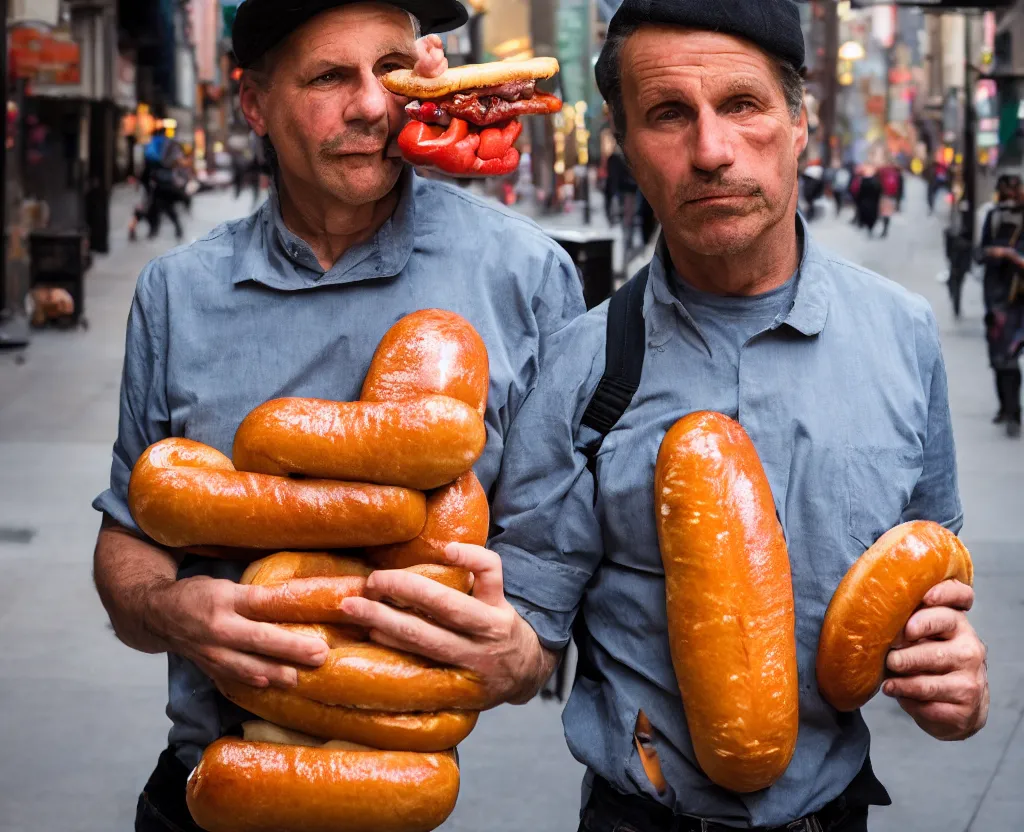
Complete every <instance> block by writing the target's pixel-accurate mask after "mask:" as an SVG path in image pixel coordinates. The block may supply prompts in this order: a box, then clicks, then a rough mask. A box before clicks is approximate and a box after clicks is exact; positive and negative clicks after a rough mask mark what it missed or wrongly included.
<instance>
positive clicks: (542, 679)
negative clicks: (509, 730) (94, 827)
mask: <svg viewBox="0 0 1024 832" xmlns="http://www.w3.org/2000/svg"><path fill="white" fill-rule="evenodd" d="M517 626H518V627H519V628H520V630H521V633H520V638H521V641H522V644H523V655H524V656H526V661H525V662H524V666H523V670H522V673H521V674H520V682H521V684H520V687H519V689H518V690H517V691H516V693H515V695H514V696H512V697H510V698H509V700H508V701H509V703H510V704H512V705H525V704H526V703H527V702H529V701H530V700H531V699H533V697H535V696H536V695H537V694H538V693H540V690H541V688H543V687H544V685H545V683H546V682H547V681H548V679H550V678H551V674H552V673H554V672H555V668H556V667H557V666H558V660H559V658H560V657H561V655H562V654H561V653H556V652H554V651H553V650H548V649H547V648H546V647H544V646H543V645H542V644H541V643H540V639H538V638H537V634H536V633H535V632H534V630H533V628H532V627H531V626H530V625H529V624H527V623H526V621H525V619H523V618H522V617H518V621H517Z"/></svg>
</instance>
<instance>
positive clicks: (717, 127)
mask: <svg viewBox="0 0 1024 832" xmlns="http://www.w3.org/2000/svg"><path fill="white" fill-rule="evenodd" d="M691 135H692V137H693V148H692V156H691V159H692V162H693V166H694V167H695V168H698V169H699V170H703V171H707V172H708V173H714V172H715V171H716V170H718V169H719V168H723V167H728V166H729V165H731V164H732V163H733V162H734V161H735V160H736V159H735V152H734V150H733V136H732V131H731V129H730V125H729V123H728V122H727V120H726V119H723V118H722V117H721V116H720V115H719V114H718V113H717V112H715V110H714V109H713V108H710V107H706V108H704V109H702V110H701V112H700V114H699V116H698V117H697V123H696V125H695V129H694V131H693V133H692V134H691Z"/></svg>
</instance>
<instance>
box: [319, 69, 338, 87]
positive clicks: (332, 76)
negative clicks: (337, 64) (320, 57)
mask: <svg viewBox="0 0 1024 832" xmlns="http://www.w3.org/2000/svg"><path fill="white" fill-rule="evenodd" d="M337 80H338V73H337V72H325V73H324V74H323V75H320V76H317V77H316V78H314V79H313V83H314V84H318V85H320V86H323V85H326V84H333V83H334V82H335V81H337Z"/></svg>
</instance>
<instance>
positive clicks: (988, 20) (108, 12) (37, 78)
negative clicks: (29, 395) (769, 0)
mask: <svg viewBox="0 0 1024 832" xmlns="http://www.w3.org/2000/svg"><path fill="white" fill-rule="evenodd" d="M240 1H241V0H0V19H3V18H5V19H6V22H7V33H6V34H7V37H6V42H7V53H8V57H9V60H8V64H7V66H8V73H7V77H6V80H5V87H6V91H7V110H6V120H5V122H4V125H5V128H6V137H5V146H6V152H5V153H4V154H2V155H3V163H4V180H5V183H6V199H5V200H4V202H3V207H4V214H5V217H4V221H3V225H4V228H5V229H6V239H7V256H6V263H7V268H6V270H4V271H0V308H6V309H7V310H8V312H9V311H10V310H11V309H19V308H20V306H21V305H22V299H23V298H24V297H25V295H26V293H27V292H28V291H29V288H30V286H31V282H32V279H33V278H32V274H33V265H32V260H33V252H35V253H36V255H37V256H38V257H43V256H44V255H45V254H46V252H47V251H50V253H51V254H52V252H53V251H54V250H56V249H55V248H54V247H55V246H56V247H60V250H61V251H62V252H63V257H64V259H63V262H64V263H65V265H67V264H69V263H71V261H72V260H73V261H74V262H75V263H76V264H78V265H77V268H79V270H81V271H82V272H83V273H84V271H85V270H86V269H87V268H88V263H89V260H90V257H91V254H92V253H93V252H105V251H107V250H108V247H109V238H110V227H109V226H110V221H109V213H110V211H109V204H110V195H111V189H112V188H113V187H114V186H115V184H116V183H118V182H120V181H123V180H125V179H128V178H129V177H132V176H133V175H135V174H137V173H138V172H139V171H140V168H141V165H142V158H141V157H142V149H143V147H144V146H145V145H146V144H147V143H148V142H149V140H150V138H151V136H152V134H153V131H154V130H155V129H157V128H159V127H162V128H164V129H166V130H167V132H168V134H169V135H171V136H173V137H174V138H175V139H176V140H177V141H178V142H180V144H181V146H182V148H183V149H184V151H185V154H186V159H187V164H188V167H189V169H190V172H191V174H192V176H193V177H194V180H195V182H196V183H197V185H198V187H201V188H207V187H219V186H221V185H225V184H228V183H230V182H231V181H232V179H233V178H234V176H235V175H236V173H237V169H238V168H237V166H238V165H239V164H240V162H239V157H240V156H244V154H245V153H246V152H248V147H249V146H248V143H247V141H246V137H247V134H248V128H247V125H246V124H245V122H244V119H243V118H242V117H241V113H240V112H239V110H238V107H237V93H238V84H239V81H240V78H241V72H240V70H239V69H238V68H237V66H236V65H235V63H234V61H233V58H232V55H231V43H230V36H229V35H230V28H231V22H232V20H233V16H234V13H235V10H236V8H237V6H238V5H239V3H240ZM463 2H464V3H465V5H466V6H467V8H468V10H469V12H470V19H469V22H468V23H467V24H466V25H465V26H464V27H462V28H461V29H459V30H458V31H456V32H452V33H449V34H448V35H447V36H446V39H445V46H446V50H447V52H448V55H449V59H450V61H451V63H452V64H455V65H458V64H462V63H469V62H480V61H491V60H500V59H504V58H513V57H528V56H531V55H551V56H555V57H557V58H558V59H559V61H560V63H561V67H562V69H561V73H560V74H559V75H558V76H557V77H556V78H555V79H553V80H552V81H551V82H550V83H549V89H550V91H553V92H556V93H558V94H560V95H561V96H562V98H563V100H564V101H565V107H564V109H563V111H562V112H561V113H559V114H557V115H555V116H553V117H551V118H548V119H544V118H531V119H528V120H527V129H526V131H524V135H523V137H522V138H521V140H520V146H521V150H523V151H524V153H523V158H524V164H523V166H521V168H520V170H519V171H517V172H516V173H515V175H514V176H511V177H508V178H507V179H506V180H504V181H500V182H489V183H487V185H486V187H487V188H489V189H490V190H491V192H492V194H493V195H495V196H497V197H499V198H501V199H502V200H503V201H505V202H506V203H507V204H518V205H519V206H520V207H522V208H523V209H524V210H527V211H528V212H529V213H532V214H533V215H544V214H555V213H559V214H561V213H565V212H566V211H578V212H579V213H580V214H581V215H582V221H583V222H584V224H589V223H590V220H591V200H592V194H593V192H594V191H595V189H600V188H601V187H602V186H603V183H604V182H605V181H606V173H607V164H608V160H609V158H610V157H611V155H612V153H613V152H614V150H615V142H614V138H613V137H612V132H611V129H610V123H609V119H608V115H607V109H606V108H605V107H604V105H603V102H602V101H601V99H600V96H599V94H598V92H597V89H596V85H595V83H594V79H593V66H594V63H595V61H596V58H597V55H598V53H599V52H600V49H601V46H602V44H603V42H604V37H605V31H606V28H607V22H608V21H609V20H610V18H611V16H612V15H613V14H614V12H615V10H616V9H617V7H618V5H619V0H463ZM800 6H801V13H802V15H803V22H804V30H805V34H806V38H807V45H808V51H807V54H808V61H807V64H808V65H807V91H808V97H807V105H808V114H809V119H810V125H811V129H812V136H811V142H810V145H809V148H808V152H807V156H806V163H807V164H808V165H825V166H827V165H830V164H847V165H856V164H863V163H873V164H878V163H881V162H882V161H884V160H888V159H892V160H893V161H895V162H897V163H898V164H901V165H903V166H904V167H905V168H907V169H908V170H909V171H910V172H912V173H915V174H925V173H928V172H929V171H932V170H934V169H935V168H936V166H940V167H941V168H942V169H943V170H945V171H948V172H949V176H950V178H951V183H952V184H953V188H952V196H951V197H950V204H951V205H955V206H960V205H961V204H964V205H966V206H967V209H968V210H967V211H966V214H965V215H969V216H973V215H974V213H976V209H975V207H974V206H975V205H976V204H977V203H978V202H979V201H982V200H981V198H980V197H979V196H978V195H979V194H981V195H982V196H983V195H984V194H985V193H986V192H987V191H988V190H989V186H990V184H991V182H992V181H994V177H995V175H996V174H997V173H998V172H999V171H1000V170H1001V169H1002V168H1004V167H1007V166H1009V167H1016V166H1019V165H1021V164H1022V163H1024V131H1022V129H1021V123H1022V122H1021V118H1022V116H1024V0H1020V2H1016V3H1015V2H1013V0H988V2H983V1H982V0H959V2H956V0H934V2H929V0H910V1H909V2H899V3H896V4H892V3H889V4H883V3H879V2H876V0H852V2H851V0H841V1H840V0H801V2H800ZM4 7H6V11H5V13H4ZM951 213H957V212H951ZM965 227H973V223H972V222H967V223H965ZM47 235H49V237H48V236H47ZM47 240H49V241H50V242H49V243H47ZM48 245H49V249H48V248H47V246H48ZM72 251H73V252H74V256H71V254H69V253H70V252H72ZM52 259H53V258H51V260H52ZM57 259H58V260H59V259H60V258H57ZM36 271H38V269H37V270H36Z"/></svg>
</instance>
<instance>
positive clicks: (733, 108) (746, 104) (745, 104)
mask: <svg viewBox="0 0 1024 832" xmlns="http://www.w3.org/2000/svg"><path fill="white" fill-rule="evenodd" d="M754 109H755V107H754V102H753V101H736V102H734V103H733V104H730V105H729V112H730V113H732V114H733V115H745V114H746V113H750V112H753V111H754Z"/></svg>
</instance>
